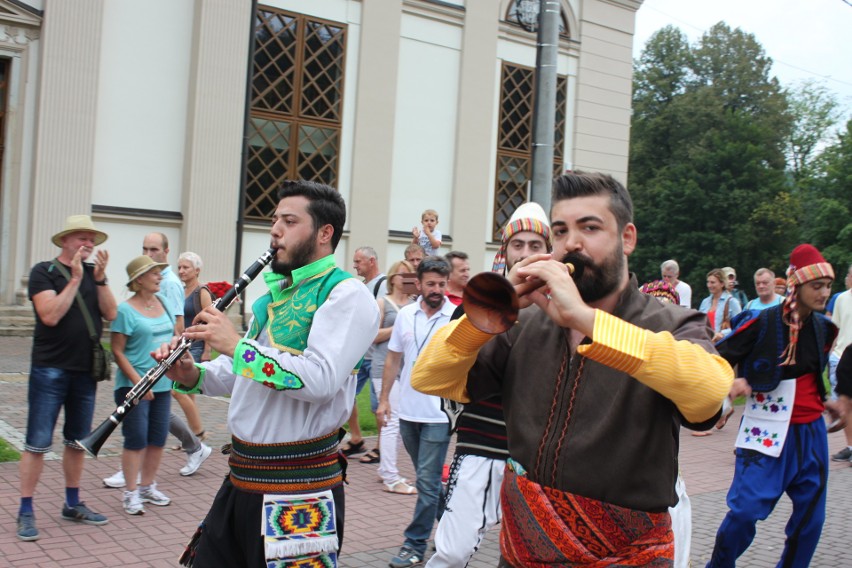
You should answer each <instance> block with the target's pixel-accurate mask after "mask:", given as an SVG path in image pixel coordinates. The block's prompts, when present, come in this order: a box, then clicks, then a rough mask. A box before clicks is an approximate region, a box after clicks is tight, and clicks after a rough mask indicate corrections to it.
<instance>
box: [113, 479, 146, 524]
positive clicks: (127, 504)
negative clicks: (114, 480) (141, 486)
mask: <svg viewBox="0 0 852 568" xmlns="http://www.w3.org/2000/svg"><path fill="white" fill-rule="evenodd" d="M119 473H120V472H119ZM123 505H124V512H125V513H127V514H128V515H144V514H145V505H143V504H142V499H141V497H140V496H139V490H138V489H136V490H135V491H125V492H124V501H123Z"/></svg>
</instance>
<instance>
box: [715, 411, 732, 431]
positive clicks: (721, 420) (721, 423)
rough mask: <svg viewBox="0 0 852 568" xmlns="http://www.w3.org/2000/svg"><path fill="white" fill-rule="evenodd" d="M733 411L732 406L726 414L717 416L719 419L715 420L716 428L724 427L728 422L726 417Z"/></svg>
mask: <svg viewBox="0 0 852 568" xmlns="http://www.w3.org/2000/svg"><path fill="white" fill-rule="evenodd" d="M733 413H734V407H733V406H732V407H731V409H730V410H729V411H728V412H727V413H726V414H724V415H722V417H720V418H719V421H718V422H716V430H721V429H722V428H724V427H725V424H727V423H728V418H730V417H731V415H732V414H733Z"/></svg>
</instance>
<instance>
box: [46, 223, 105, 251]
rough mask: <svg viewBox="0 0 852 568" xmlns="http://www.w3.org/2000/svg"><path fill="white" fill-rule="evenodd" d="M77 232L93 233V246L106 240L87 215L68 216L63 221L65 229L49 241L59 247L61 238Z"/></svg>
mask: <svg viewBox="0 0 852 568" xmlns="http://www.w3.org/2000/svg"><path fill="white" fill-rule="evenodd" d="M77 231H91V232H92V233H95V246H98V245H99V244H101V243H103V242H104V241H106V240H107V234H106V233H104V232H103V231H99V230H98V229H96V228H95V225H94V223H92V218H91V217H89V216H88V215H70V216H69V217H68V218H67V219H65V228H64V229H62V230H61V231H59V232H58V233H56V234H55V235H53V237H52V238H51V239H50V240H51V241H52V242H53V244H55V245H56V246H58V247H61V246H62V237H64V236H65V235H70V234H71V233H76V232H77Z"/></svg>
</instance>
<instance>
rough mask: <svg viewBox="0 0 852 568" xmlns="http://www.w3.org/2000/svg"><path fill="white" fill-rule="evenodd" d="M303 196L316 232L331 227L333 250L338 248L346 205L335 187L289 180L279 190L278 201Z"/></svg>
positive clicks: (344, 219)
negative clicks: (323, 227) (306, 201)
mask: <svg viewBox="0 0 852 568" xmlns="http://www.w3.org/2000/svg"><path fill="white" fill-rule="evenodd" d="M296 196H302V197H304V198H306V199H307V200H308V201H309V203H308V214H310V216H311V219H313V221H314V231H317V230H319V228H320V227H322V226H323V225H331V227H332V229H333V230H334V233H333V234H332V235H331V250H332V251H333V250H335V249H336V248H337V243H339V242H340V237H341V236H342V235H343V224H344V223H346V203H344V201H343V198H342V197H341V196H340V193H338V192H337V190H336V189H334V188H333V187H329V186H327V185H324V184H321V183H317V182H314V181H305V180H301V179H300V180H287V181H285V182H283V183H282V184H281V187H280V188H279V189H278V201H281V200H282V199H284V198H285V197H296Z"/></svg>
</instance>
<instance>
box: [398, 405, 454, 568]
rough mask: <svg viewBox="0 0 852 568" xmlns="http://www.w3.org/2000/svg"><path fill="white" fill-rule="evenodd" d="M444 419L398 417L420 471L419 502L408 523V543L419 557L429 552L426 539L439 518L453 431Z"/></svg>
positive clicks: (405, 441) (415, 468)
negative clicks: (439, 504) (441, 420)
mask: <svg viewBox="0 0 852 568" xmlns="http://www.w3.org/2000/svg"><path fill="white" fill-rule="evenodd" d="M447 430H448V429H447V425H446V424H445V423H443V422H440V423H436V424H430V423H425V422H409V421H408V420H403V419H401V418H400V420H399V433H400V434H401V435H402V443H403V444H405V450H406V451H407V452H408V455H409V456H411V461H412V463H413V464H414V471H415V473H416V474H417V503H416V504H415V505H414V517H413V518H412V519H411V523H410V524H409V525H408V527H406V529H405V532H404V533H403V534H404V535H405V543H404V546H407V547H409V548H411V549H412V550H414V551H415V552H417V554H418V555H419V556H420V558H423V555H424V554H425V553H426V541H427V540H428V539H429V535H430V534H432V525H433V524H434V522H435V520H436V519H437V518H438V501H439V500H440V498H441V473H442V471H443V469H444V460H445V459H446V458H447V448H448V447H449V445H450V435H449V433H448V431H447Z"/></svg>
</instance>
